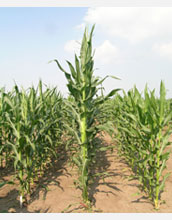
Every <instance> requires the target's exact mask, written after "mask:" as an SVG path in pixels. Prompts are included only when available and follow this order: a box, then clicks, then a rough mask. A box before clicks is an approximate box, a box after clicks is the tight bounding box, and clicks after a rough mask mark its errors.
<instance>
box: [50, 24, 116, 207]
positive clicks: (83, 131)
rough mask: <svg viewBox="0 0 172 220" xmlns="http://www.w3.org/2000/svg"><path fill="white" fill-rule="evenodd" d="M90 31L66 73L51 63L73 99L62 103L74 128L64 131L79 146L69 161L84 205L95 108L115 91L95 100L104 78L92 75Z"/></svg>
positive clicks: (91, 151)
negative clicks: (58, 72) (74, 169)
mask: <svg viewBox="0 0 172 220" xmlns="http://www.w3.org/2000/svg"><path fill="white" fill-rule="evenodd" d="M93 30H94V26H93V27H92V29H91V32H90V34H88V29H87V28H86V29H85V32H84V35H83V39H82V44H81V49H80V56H79V58H78V56H77V55H76V54H75V66H73V65H72V64H71V63H70V62H69V61H67V64H68V66H69V69H70V73H68V72H67V71H65V70H64V69H63V68H62V67H61V65H60V64H59V62H58V61H57V60H54V61H55V62H56V63H57V65H58V67H59V69H60V70H61V71H62V72H63V73H64V74H65V77H66V79H67V82H68V83H67V87H68V90H69V92H70V96H71V97H73V100H72V103H71V102H67V101H66V105H67V108H68V111H70V112H71V113H72V115H73V120H75V122H76V124H77V126H75V127H74V128H72V127H69V126H68V125H66V126H67V127H68V129H70V130H72V132H73V134H74V136H75V137H76V139H77V143H78V145H79V147H80V148H79V149H78V151H79V155H78V156H77V157H74V158H73V159H74V162H75V163H76V165H77V166H78V168H79V174H80V176H79V186H80V188H81V190H82V198H83V201H84V202H85V203H86V204H89V195H88V180H89V165H90V163H91V162H92V157H93V155H94V144H93V140H94V137H95V135H96V133H97V132H98V125H96V122H95V118H96V115H97V113H98V106H99V105H100V104H102V103H103V102H104V101H105V100H107V99H108V98H109V97H111V96H113V95H114V94H115V93H116V92H117V91H118V90H119V89H114V90H112V91H111V92H110V93H109V94H108V95H107V96H105V97H103V96H101V97H97V98H96V95H97V92H98V90H99V89H100V88H99V85H101V84H102V83H103V81H104V80H105V79H106V78H107V77H108V76H107V77H105V78H104V79H99V78H98V77H95V76H94V75H93V66H94V61H93V53H92V35H93ZM50 62H52V61H50ZM114 78H116V77H114ZM116 79H117V78H116Z"/></svg>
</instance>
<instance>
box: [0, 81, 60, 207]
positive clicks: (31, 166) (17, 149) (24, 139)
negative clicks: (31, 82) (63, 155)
mask: <svg viewBox="0 0 172 220" xmlns="http://www.w3.org/2000/svg"><path fill="white" fill-rule="evenodd" d="M38 91H39V93H38ZM61 103H62V98H61V97H60V94H59V93H56V89H51V90H50V89H48V88H47V89H46V91H45V92H43V91H42V82H41V81H40V82H39V86H38V88H37V90H35V89H34V88H33V87H32V88H30V89H29V91H25V90H24V89H22V90H21V91H20V90H19V88H18V86H17V85H16V86H15V87H14V90H13V91H12V92H9V93H5V91H2V93H1V98H0V118H1V123H0V128H1V139H0V141H1V147H0V154H1V155H0V156H1V161H3V162H4V161H5V166H7V165H8V164H9V163H11V162H12V163H13V166H14V168H15V174H16V175H15V176H16V178H17V179H18V181H19V186H20V189H19V195H20V206H21V207H22V204H23V201H24V198H25V195H26V193H27V194H30V193H31V187H30V185H31V184H32V183H33V182H34V181H38V177H39V176H41V175H43V172H44V169H45V168H46V166H47V164H48V163H50V161H51V158H54V156H56V148H57V145H58V143H59V141H60V139H61V137H60V136H61V132H62V129H61V127H60V122H61V120H62V114H61V113H62V112H61ZM9 158H11V160H12V161H9Z"/></svg>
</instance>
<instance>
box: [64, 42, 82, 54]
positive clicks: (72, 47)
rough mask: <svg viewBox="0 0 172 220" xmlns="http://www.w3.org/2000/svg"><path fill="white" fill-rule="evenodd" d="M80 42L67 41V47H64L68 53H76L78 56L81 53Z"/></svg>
mask: <svg viewBox="0 0 172 220" xmlns="http://www.w3.org/2000/svg"><path fill="white" fill-rule="evenodd" d="M79 42H80V41H76V40H70V41H67V42H66V44H65V46H64V50H65V51H66V52H68V53H71V54H73V53H76V54H78V53H79V51H80V46H81V45H80V43H79Z"/></svg>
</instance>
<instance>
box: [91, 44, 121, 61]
mask: <svg viewBox="0 0 172 220" xmlns="http://www.w3.org/2000/svg"><path fill="white" fill-rule="evenodd" d="M119 56H120V53H119V49H118V48H117V47H116V46H115V45H113V44H112V43H111V42H110V41H109V40H105V41H104V42H103V44H101V45H100V46H98V47H97V48H96V51H95V60H96V61H98V62H101V63H102V64H108V63H111V62H114V61H119Z"/></svg>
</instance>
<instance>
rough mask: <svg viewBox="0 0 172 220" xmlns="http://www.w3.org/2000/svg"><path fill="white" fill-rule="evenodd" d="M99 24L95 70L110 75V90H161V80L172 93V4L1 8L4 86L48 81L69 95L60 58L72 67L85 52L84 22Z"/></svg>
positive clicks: (0, 55)
mask: <svg viewBox="0 0 172 220" xmlns="http://www.w3.org/2000/svg"><path fill="white" fill-rule="evenodd" d="M93 24H96V27H95V31H94V36H93V48H94V49H95V56H94V60H95V66H94V68H95V75H96V76H99V77H104V76H106V75H114V76H116V77H118V78H120V79H121V80H114V79H110V78H109V79H107V80H106V81H105V83H104V87H105V91H106V92H109V91H110V90H111V89H114V88H122V89H124V90H126V91H128V90H129V89H131V88H132V87H133V86H134V85H136V86H137V88H138V89H139V90H140V91H143V89H144V87H145V84H146V83H147V84H148V87H149V88H150V89H151V90H152V89H154V88H155V89H156V91H157V92H156V94H157V95H158V94H159V86H160V81H161V80H163V81H164V82H165V85H166V89H167V97H168V98H170V97H171V98H172V86H171V85H172V32H171V26H172V8H170V7H167V8H165V7H157V8H156V7H149V8H145V7H141V8H138V7H126V8H125V7H104V8H103V7H94V8H93V7H90V8H87V7H83V8H81V7H68V8H67V7H65V8H62V7H56V8H0V78H1V80H0V87H3V86H5V87H6V88H7V90H9V89H11V88H12V87H13V86H14V83H17V85H19V86H23V87H24V88H28V87H30V86H31V85H34V86H37V84H38V81H39V79H42V81H43V83H44V84H45V85H48V86H50V87H53V86H57V88H58V89H59V90H60V91H61V92H62V94H64V95H66V94H67V93H68V91H67V88H66V79H65V77H64V75H63V73H62V72H60V70H59V69H58V68H57V65H56V64H55V63H48V62H49V61H50V60H53V59H57V60H59V62H60V63H61V64H62V66H63V67H64V68H66V69H67V65H66V60H69V61H71V62H72V63H73V62H74V53H77V54H78V53H79V49H80V44H79V42H81V39H82V35H83V32H84V28H85V26H86V25H88V26H89V27H90V28H91V26H92V25H93Z"/></svg>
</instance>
